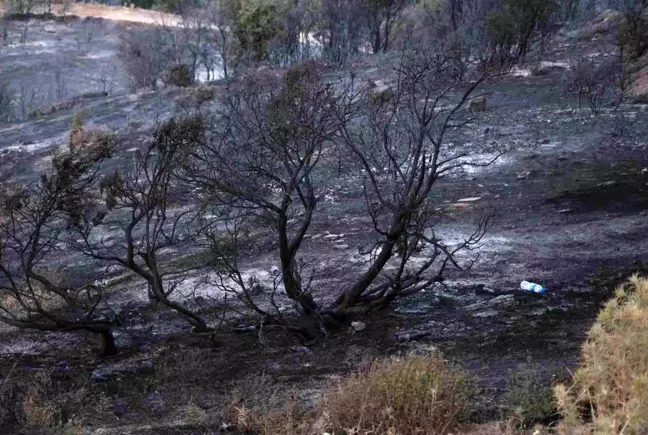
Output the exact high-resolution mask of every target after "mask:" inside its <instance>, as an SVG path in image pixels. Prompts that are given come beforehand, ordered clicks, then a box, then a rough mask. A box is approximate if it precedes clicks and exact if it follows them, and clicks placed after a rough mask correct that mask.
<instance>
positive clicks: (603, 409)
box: [554, 277, 648, 435]
mask: <svg viewBox="0 0 648 435" xmlns="http://www.w3.org/2000/svg"><path fill="white" fill-rule="evenodd" d="M554 392H555V395H556V399H557V401H558V404H559V408H560V410H561V412H562V414H563V417H564V420H563V422H562V426H561V430H562V432H563V433H566V434H606V435H607V434H628V435H630V434H646V433H648V280H646V279H643V278H638V277H633V278H632V279H631V280H630V283H629V284H628V285H627V286H624V287H621V288H619V289H617V292H616V296H615V298H614V299H612V300H611V301H610V302H608V303H607V305H606V307H605V309H603V311H601V313H600V314H599V317H598V320H597V322H596V324H595V325H594V326H593V327H592V329H591V330H590V332H589V338H588V340H587V342H586V343H585V345H584V346H583V356H582V366H581V367H580V368H579V369H578V370H577V371H576V373H575V375H574V383H573V385H572V386H571V387H566V386H564V385H559V386H557V387H556V388H555V391H554ZM584 415H585V416H587V418H584V417H583V416H584Z"/></svg>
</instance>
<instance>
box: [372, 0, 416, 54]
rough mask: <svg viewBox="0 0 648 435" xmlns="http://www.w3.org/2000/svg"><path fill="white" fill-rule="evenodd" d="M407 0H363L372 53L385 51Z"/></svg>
mask: <svg viewBox="0 0 648 435" xmlns="http://www.w3.org/2000/svg"><path fill="white" fill-rule="evenodd" d="M407 3H408V2H407V0H364V7H365V10H366V20H367V28H368V30H369V34H370V40H371V46H372V49H373V52H374V53H378V52H380V51H387V49H388V48H389V44H390V42H391V36H392V31H393V29H394V26H395V24H396V22H397V20H398V19H399V17H400V14H401V13H402V11H403V9H404V8H405V6H406V5H407Z"/></svg>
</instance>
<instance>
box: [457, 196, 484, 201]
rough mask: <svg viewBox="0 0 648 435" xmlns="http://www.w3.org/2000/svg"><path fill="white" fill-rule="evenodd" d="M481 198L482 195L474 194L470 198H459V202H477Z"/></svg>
mask: <svg viewBox="0 0 648 435" xmlns="http://www.w3.org/2000/svg"><path fill="white" fill-rule="evenodd" d="M480 199H481V196H472V197H470V198H462V199H460V200H458V201H457V202H476V201H479V200H480Z"/></svg>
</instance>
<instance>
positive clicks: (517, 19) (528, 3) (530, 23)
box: [488, 0, 558, 63]
mask: <svg viewBox="0 0 648 435" xmlns="http://www.w3.org/2000/svg"><path fill="white" fill-rule="evenodd" d="M557 7H558V5H557V3H556V1H555V0H501V1H500V3H499V5H498V8H497V9H496V10H495V11H493V12H492V13H491V15H490V16H489V17H488V28H489V31H490V34H491V41H492V51H493V53H494V54H495V55H496V56H495V58H496V59H497V60H498V61H500V62H502V63H506V62H510V61H512V60H513V61H514V60H516V59H519V58H521V57H524V56H525V55H526V54H527V53H528V52H529V50H531V48H532V46H533V44H534V43H535V42H537V41H539V40H541V39H542V38H545V37H547V36H549V35H550V34H551V31H552V30H553V28H554V22H553V18H554V17H555V15H554V14H555V12H556V10H557Z"/></svg>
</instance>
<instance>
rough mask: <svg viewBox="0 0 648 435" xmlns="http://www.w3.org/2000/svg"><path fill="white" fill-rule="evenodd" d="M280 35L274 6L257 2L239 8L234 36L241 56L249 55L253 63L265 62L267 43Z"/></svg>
mask: <svg viewBox="0 0 648 435" xmlns="http://www.w3.org/2000/svg"><path fill="white" fill-rule="evenodd" d="M280 33H281V27H280V26H279V22H278V19H277V8H276V6H275V5H274V4H269V3H262V2H258V3H250V4H247V5H244V6H243V7H242V8H241V10H240V12H239V15H238V20H237V22H236V26H235V29H234V34H235V35H236V38H237V40H238V43H239V45H240V50H241V54H242V55H243V54H244V53H249V54H250V56H251V58H252V60H254V61H263V60H267V59H268V42H270V41H271V40H272V39H275V38H277V37H278V36H279V35H280Z"/></svg>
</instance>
